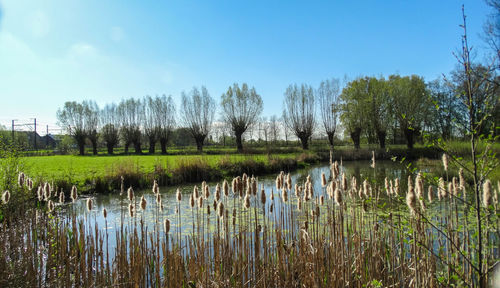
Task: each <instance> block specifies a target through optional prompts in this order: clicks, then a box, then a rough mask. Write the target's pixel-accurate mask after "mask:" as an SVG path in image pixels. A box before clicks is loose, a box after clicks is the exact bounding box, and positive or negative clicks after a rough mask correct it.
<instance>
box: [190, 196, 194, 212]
mask: <svg viewBox="0 0 500 288" xmlns="http://www.w3.org/2000/svg"><path fill="white" fill-rule="evenodd" d="M189 206H190V207H191V209H192V208H194V195H193V194H191V196H190V197H189Z"/></svg>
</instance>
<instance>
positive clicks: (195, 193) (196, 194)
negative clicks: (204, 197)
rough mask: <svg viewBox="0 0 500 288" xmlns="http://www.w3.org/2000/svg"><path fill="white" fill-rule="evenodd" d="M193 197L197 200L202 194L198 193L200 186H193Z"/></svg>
mask: <svg viewBox="0 0 500 288" xmlns="http://www.w3.org/2000/svg"><path fill="white" fill-rule="evenodd" d="M193 197H194V199H195V200H196V199H198V198H199V197H200V195H199V193H198V186H196V185H194V188H193Z"/></svg>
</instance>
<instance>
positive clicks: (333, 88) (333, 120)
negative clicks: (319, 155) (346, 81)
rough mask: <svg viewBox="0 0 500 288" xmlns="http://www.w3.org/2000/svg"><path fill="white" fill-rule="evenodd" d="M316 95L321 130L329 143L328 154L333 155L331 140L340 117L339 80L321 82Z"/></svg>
mask: <svg viewBox="0 0 500 288" xmlns="http://www.w3.org/2000/svg"><path fill="white" fill-rule="evenodd" d="M317 93H318V101H319V110H320V112H321V120H322V121H323V128H324V129H325V133H326V136H327V137H328V142H329V143H330V153H333V139H334V136H335V131H336V130H337V122H338V119H339V116H340V105H339V95H340V90H339V79H336V78H333V79H331V80H325V81H322V82H321V84H320V85H319V88H318V92H317Z"/></svg>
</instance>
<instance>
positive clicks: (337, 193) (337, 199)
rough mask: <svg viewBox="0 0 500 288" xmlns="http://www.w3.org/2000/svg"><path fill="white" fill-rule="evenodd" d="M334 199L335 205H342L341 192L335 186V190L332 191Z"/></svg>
mask: <svg viewBox="0 0 500 288" xmlns="http://www.w3.org/2000/svg"><path fill="white" fill-rule="evenodd" d="M334 200H335V203H337V205H339V206H341V205H342V193H340V189H339V187H337V188H336V189H335V192H334Z"/></svg>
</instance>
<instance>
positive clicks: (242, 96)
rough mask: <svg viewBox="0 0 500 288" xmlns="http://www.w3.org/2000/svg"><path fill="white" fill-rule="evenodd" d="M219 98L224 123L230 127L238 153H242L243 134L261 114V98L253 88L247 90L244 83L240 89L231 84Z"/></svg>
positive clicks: (236, 85)
mask: <svg viewBox="0 0 500 288" xmlns="http://www.w3.org/2000/svg"><path fill="white" fill-rule="evenodd" d="M221 98H222V99H221V100H222V103H221V104H222V110H223V114H224V118H225V121H226V122H227V123H228V124H229V125H230V126H231V129H232V131H233V133H234V136H235V137H236V145H237V147H238V151H239V152H243V140H242V136H243V133H245V131H247V129H248V128H249V127H250V126H251V125H253V124H254V123H255V122H256V121H258V119H259V115H260V113H262V106H263V103H262V98H261V97H260V95H259V94H257V92H256V91H255V88H253V87H252V88H250V89H249V88H248V85H247V84H246V83H243V84H242V85H241V88H240V87H239V86H238V84H236V83H235V84H233V86H232V87H229V88H228V90H227V92H226V93H224V94H222V97H221Z"/></svg>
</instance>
